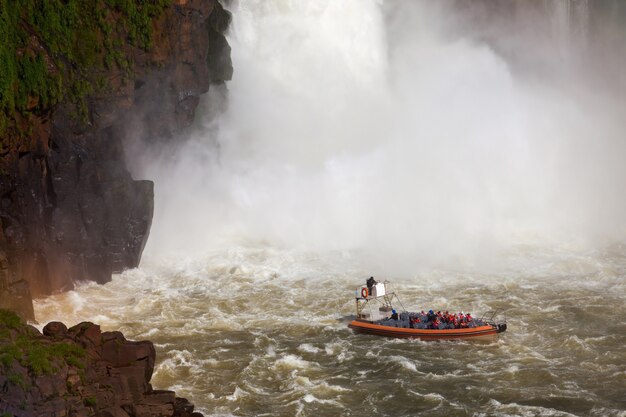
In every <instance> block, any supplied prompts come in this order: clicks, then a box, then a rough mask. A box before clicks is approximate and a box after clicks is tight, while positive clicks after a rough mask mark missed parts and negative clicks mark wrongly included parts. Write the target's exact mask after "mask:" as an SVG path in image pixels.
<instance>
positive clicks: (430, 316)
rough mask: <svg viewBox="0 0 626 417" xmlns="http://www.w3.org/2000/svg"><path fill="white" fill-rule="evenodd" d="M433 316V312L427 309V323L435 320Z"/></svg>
mask: <svg viewBox="0 0 626 417" xmlns="http://www.w3.org/2000/svg"><path fill="white" fill-rule="evenodd" d="M435 317H437V316H436V315H435V312H434V311H432V310H428V315H427V316H426V318H427V319H428V323H432V322H433V321H435Z"/></svg>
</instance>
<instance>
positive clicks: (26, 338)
mask: <svg viewBox="0 0 626 417" xmlns="http://www.w3.org/2000/svg"><path fill="white" fill-rule="evenodd" d="M84 358H85V350H84V349H83V348H81V347H80V346H78V345H76V344H73V343H63V342H61V343H49V342H47V341H46V340H45V339H44V338H43V337H42V336H41V334H40V333H39V331H38V330H36V329H34V328H32V327H30V326H27V325H26V324H24V323H23V322H22V321H21V319H20V318H19V317H18V316H17V315H16V314H15V313H13V312H10V311H7V310H0V366H1V367H3V368H4V370H5V372H6V373H7V374H9V376H13V377H14V379H15V374H11V368H12V366H13V364H14V362H17V363H19V364H20V365H21V366H23V367H25V368H26V369H28V371H29V373H31V374H32V375H35V376H37V375H44V374H52V373H53V372H55V371H57V370H58V369H57V367H56V366H55V363H62V364H67V365H70V366H75V367H77V368H84ZM9 381H10V382H13V383H15V384H17V385H19V384H20V381H11V379H10V378H9Z"/></svg>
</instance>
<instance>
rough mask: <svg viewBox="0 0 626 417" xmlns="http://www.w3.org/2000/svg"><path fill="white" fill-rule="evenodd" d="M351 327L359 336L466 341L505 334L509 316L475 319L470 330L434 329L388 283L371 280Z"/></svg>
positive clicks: (361, 295)
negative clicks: (390, 289) (405, 306)
mask: <svg viewBox="0 0 626 417" xmlns="http://www.w3.org/2000/svg"><path fill="white" fill-rule="evenodd" d="M394 304H397V306H399V307H400V308H401V310H400V311H401V312H400V313H396V310H395V307H394ZM394 313H395V314H394ZM392 316H393V317H392ZM348 327H350V328H351V329H352V330H354V331H355V332H357V333H366V334H373V335H376V336H387V337H402V338H419V339H465V338H476V337H492V336H494V335H496V334H498V333H502V332H504V331H505V330H506V317H503V318H501V317H499V315H498V313H497V312H489V313H486V314H483V315H482V317H480V318H474V319H472V321H471V322H470V323H468V324H467V327H462V328H454V326H452V325H446V324H440V326H439V327H438V328H431V327H433V326H432V323H431V322H428V321H426V320H425V317H424V316H423V315H421V314H418V313H410V312H407V311H406V310H405V309H404V307H403V306H402V303H401V302H400V299H399V298H398V297H397V295H396V294H395V293H394V292H392V291H388V282H387V281H385V282H382V283H378V282H376V281H374V279H373V278H370V279H369V280H368V282H367V285H363V286H360V287H358V288H357V289H356V318H355V319H354V320H352V321H351V322H350V324H348Z"/></svg>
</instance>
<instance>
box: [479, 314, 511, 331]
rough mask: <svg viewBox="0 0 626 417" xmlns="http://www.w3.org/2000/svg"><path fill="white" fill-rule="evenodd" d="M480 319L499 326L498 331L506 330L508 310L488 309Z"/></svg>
mask: <svg viewBox="0 0 626 417" xmlns="http://www.w3.org/2000/svg"><path fill="white" fill-rule="evenodd" d="M478 320H481V321H483V322H484V323H487V324H488V325H490V326H493V327H494V328H497V329H498V331H504V330H506V311H504V310H490V311H487V312H486V313H483V314H482V316H480V318H479V319H478Z"/></svg>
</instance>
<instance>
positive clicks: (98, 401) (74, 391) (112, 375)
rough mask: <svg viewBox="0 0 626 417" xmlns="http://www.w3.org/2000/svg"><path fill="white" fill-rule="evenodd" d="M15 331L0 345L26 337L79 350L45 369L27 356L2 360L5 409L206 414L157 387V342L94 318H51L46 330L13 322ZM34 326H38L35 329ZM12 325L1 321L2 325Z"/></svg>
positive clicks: (0, 397)
mask: <svg viewBox="0 0 626 417" xmlns="http://www.w3.org/2000/svg"><path fill="white" fill-rule="evenodd" d="M9 328H10V329H11V333H10V334H11V336H10V337H9V338H8V339H3V340H0V348H3V347H8V346H16V344H15V343H17V341H18V340H21V341H23V340H24V339H25V338H27V340H30V341H31V343H32V344H37V345H38V346H40V349H47V350H48V351H51V352H52V351H55V349H54V348H55V346H56V347H57V349H56V351H60V352H64V351H69V349H75V350H76V351H77V352H79V354H78V355H77V356H73V359H71V360H70V359H68V358H69V356H62V355H61V356H58V357H54V358H52V359H51V360H52V362H53V365H54V371H53V372H45V371H44V372H42V371H40V370H37V368H36V366H35V365H34V364H33V363H31V362H30V360H31V359H32V358H31V357H30V356H29V354H28V352H27V351H22V352H20V355H23V356H22V358H21V360H20V361H18V360H14V361H12V362H11V363H10V364H9V365H4V364H3V363H0V393H1V394H0V415H13V416H16V417H30V416H42V415H49V416H53V415H56V416H85V417H86V416H101V417H104V416H113V417H124V416H125V417H191V416H194V417H201V416H202V414H200V413H197V412H194V405H193V404H191V403H190V402H189V401H188V400H186V399H185V398H178V397H176V394H175V393H174V392H173V391H163V390H155V389H153V388H152V385H151V384H150V379H151V377H152V373H153V371H154V363H155V359H156V353H155V349H154V345H153V344H152V343H151V342H148V341H143V342H130V341H127V340H126V339H125V338H124V336H123V335H122V334H121V333H119V332H102V331H101V330H100V326H98V325H95V324H93V323H89V322H84V323H80V324H78V325H76V326H74V327H72V328H70V329H67V327H66V326H65V325H64V324H63V323H59V322H51V323H48V324H47V325H46V326H45V327H44V334H43V335H42V334H41V333H39V332H38V331H37V330H36V329H34V328H27V326H25V325H20V326H19V327H17V328H14V327H9ZM33 329H34V330H33ZM6 330H7V327H6V325H4V324H3V323H0V331H6Z"/></svg>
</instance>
